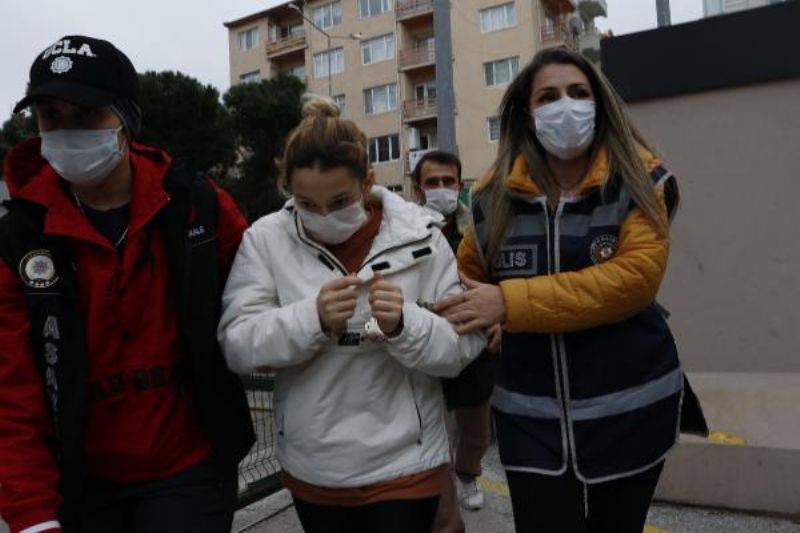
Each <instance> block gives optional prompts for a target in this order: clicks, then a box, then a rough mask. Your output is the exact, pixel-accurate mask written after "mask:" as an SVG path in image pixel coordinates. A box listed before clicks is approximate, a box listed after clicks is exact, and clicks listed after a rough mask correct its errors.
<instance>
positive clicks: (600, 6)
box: [578, 0, 608, 20]
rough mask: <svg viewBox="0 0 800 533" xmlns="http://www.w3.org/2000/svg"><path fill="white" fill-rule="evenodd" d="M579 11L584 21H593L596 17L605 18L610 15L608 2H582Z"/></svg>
mask: <svg viewBox="0 0 800 533" xmlns="http://www.w3.org/2000/svg"><path fill="white" fill-rule="evenodd" d="M578 11H579V12H580V14H581V18H582V19H583V20H591V19H593V18H596V17H605V16H606V14H607V13H608V6H607V5H606V0H580V2H579V3H578Z"/></svg>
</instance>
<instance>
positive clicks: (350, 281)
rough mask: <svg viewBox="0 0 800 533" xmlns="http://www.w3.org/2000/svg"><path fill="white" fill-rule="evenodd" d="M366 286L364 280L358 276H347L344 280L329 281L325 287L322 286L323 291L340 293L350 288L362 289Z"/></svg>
mask: <svg viewBox="0 0 800 533" xmlns="http://www.w3.org/2000/svg"><path fill="white" fill-rule="evenodd" d="M361 285H364V280H362V279H361V278H359V277H357V276H345V277H343V278H337V279H335V280H333V281H329V282H328V283H326V284H325V285H323V286H322V290H323V291H339V290H342V289H346V288H349V287H360V286H361Z"/></svg>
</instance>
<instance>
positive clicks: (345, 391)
mask: <svg viewBox="0 0 800 533" xmlns="http://www.w3.org/2000/svg"><path fill="white" fill-rule="evenodd" d="M304 114H305V118H304V120H303V122H302V123H301V124H300V126H298V128H297V129H296V130H295V131H294V132H293V133H292V134H291V135H290V137H289V140H288V142H287V147H286V151H285V159H284V162H283V166H284V179H285V181H286V184H287V185H288V187H289V188H290V189H291V191H292V199H291V200H290V201H289V202H287V204H286V206H285V207H284V208H283V209H282V210H280V211H278V212H276V213H273V214H271V215H269V216H266V217H264V218H262V219H261V220H259V221H258V222H256V223H255V224H254V225H253V227H252V228H250V229H249V230H248V231H247V233H246V234H245V236H244V239H243V241H242V245H241V248H240V249H239V252H238V255H237V257H236V261H235V263H234V265H233V270H232V272H231V275H230V278H229V280H228V284H227V287H226V289H225V294H224V298H223V316H222V321H221V323H220V328H219V338H220V341H221V343H222V346H223V348H224V350H225V354H226V357H227V360H228V364H229V366H230V368H231V369H232V370H234V371H236V372H239V373H242V374H247V373H251V372H254V371H257V370H258V369H260V368H262V367H268V368H271V369H274V370H276V385H275V394H274V404H275V413H274V416H275V421H276V426H277V434H278V436H277V440H278V442H277V449H278V458H279V460H280V462H281V465H282V467H283V471H284V483H285V485H286V486H287V488H289V490H290V491H291V492H292V495H293V497H294V499H295V504H296V508H297V511H298V514H299V516H300V519H301V522H302V523H303V526H304V528H305V529H306V531H311V532H313V531H326V532H336V531H347V532H348V533H350V532H352V531H370V532H390V531H403V532H404V533H405V532H411V533H413V532H416V531H420V532H423V531H425V532H426V533H427V531H429V530H430V526H431V523H432V521H433V517H434V514H435V511H436V504H437V500H438V495H439V492H440V490H441V487H442V486H443V483H444V481H445V479H446V475H447V474H446V470H445V468H444V465H445V464H446V463H447V462H448V461H449V448H448V441H447V435H446V432H445V427H444V416H443V409H444V408H443V401H442V392H441V387H440V384H439V379H437V378H438V377H440V376H455V375H457V374H458V373H459V372H460V371H461V369H462V368H464V367H465V366H466V365H467V364H468V363H469V362H470V361H471V360H472V359H474V358H475V357H477V355H478V354H479V353H480V351H481V350H482V348H483V347H484V344H485V340H484V338H483V336H482V335H480V334H477V335H476V334H473V335H468V336H464V337H459V335H458V334H456V332H455V330H454V329H453V326H452V325H451V324H449V323H448V321H447V320H445V319H444V318H441V317H439V316H437V315H435V314H434V313H432V312H431V311H429V310H428V309H427V307H428V306H427V305H426V304H429V303H433V302H436V301H438V300H440V299H441V298H443V297H444V296H446V295H452V294H454V293H460V292H462V288H461V286H460V283H459V278H458V273H457V267H456V263H455V260H454V257H453V254H452V252H451V251H450V247H449V245H448V243H447V240H446V239H445V238H444V237H443V235H442V234H441V232H440V231H439V229H438V227H437V226H438V224H439V223H440V222H441V220H439V219H438V218H437V215H436V214H434V213H432V212H430V211H428V210H424V209H422V208H420V207H418V206H416V205H414V204H412V203H409V202H406V201H405V200H403V199H402V198H401V197H399V196H397V195H395V194H394V193H392V192H390V191H389V190H387V189H385V188H382V187H378V186H373V183H374V177H373V174H372V171H371V170H369V163H368V150H367V139H366V137H365V135H364V134H363V133H362V132H361V131H359V130H358V128H357V127H356V126H355V124H353V123H352V122H350V121H346V120H342V119H340V118H338V109H337V108H336V107H335V105H334V104H333V103H332V102H330V101H328V100H325V99H320V98H316V99H312V100H310V101H308V102H307V103H306V105H305V107H304Z"/></svg>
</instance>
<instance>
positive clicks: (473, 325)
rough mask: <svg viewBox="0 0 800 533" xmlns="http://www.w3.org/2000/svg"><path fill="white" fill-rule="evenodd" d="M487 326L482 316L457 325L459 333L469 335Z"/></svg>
mask: <svg viewBox="0 0 800 533" xmlns="http://www.w3.org/2000/svg"><path fill="white" fill-rule="evenodd" d="M484 327H485V325H484V324H483V323H482V320H481V319H480V318H476V319H474V320H471V321H469V322H466V323H463V324H459V325H457V326H456V333H458V334H459V335H469V334H470V333H473V332H475V331H480V330H482V329H483V328H484Z"/></svg>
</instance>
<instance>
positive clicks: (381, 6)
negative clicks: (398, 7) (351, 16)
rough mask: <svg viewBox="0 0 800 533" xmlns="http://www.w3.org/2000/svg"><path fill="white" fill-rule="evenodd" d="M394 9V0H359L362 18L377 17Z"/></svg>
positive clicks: (359, 11) (359, 10) (359, 12)
mask: <svg viewBox="0 0 800 533" xmlns="http://www.w3.org/2000/svg"><path fill="white" fill-rule="evenodd" d="M391 10H392V0H358V14H359V15H360V16H361V18H362V19H365V18H369V17H376V16H378V15H381V14H383V13H386V12H387V11H391Z"/></svg>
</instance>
